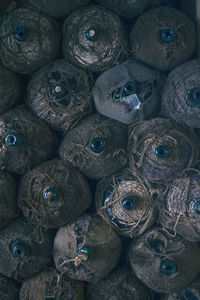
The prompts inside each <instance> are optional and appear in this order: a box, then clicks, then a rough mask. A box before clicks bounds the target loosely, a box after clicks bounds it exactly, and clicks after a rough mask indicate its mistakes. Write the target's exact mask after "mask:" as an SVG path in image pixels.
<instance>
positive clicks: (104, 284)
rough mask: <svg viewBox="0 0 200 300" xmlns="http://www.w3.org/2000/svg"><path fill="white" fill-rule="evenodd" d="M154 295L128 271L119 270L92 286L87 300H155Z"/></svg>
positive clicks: (89, 288) (87, 293) (87, 294)
mask: <svg viewBox="0 0 200 300" xmlns="http://www.w3.org/2000/svg"><path fill="white" fill-rule="evenodd" d="M152 294H153V293H152V292H151V291H150V290H148V288H147V287H145V286H144V285H143V284H142V282H141V281H139V280H138V279H137V277H136V276H135V275H134V274H133V273H132V272H128V271H127V270H126V269H118V270H117V271H114V272H112V273H110V274H109V275H108V276H107V277H106V278H104V279H102V280H101V281H99V282H97V283H93V284H90V285H89V287H88V289H87V292H86V299H87V300H102V299H103V300H125V299H126V300H144V299H145V300H153V295H152Z"/></svg>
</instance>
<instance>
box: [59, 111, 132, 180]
mask: <svg viewBox="0 0 200 300" xmlns="http://www.w3.org/2000/svg"><path fill="white" fill-rule="evenodd" d="M126 146H127V127H126V126H125V125H123V124H120V123H119V122H117V121H114V120H111V119H109V118H105V117H103V116H101V115H99V114H93V115H92V116H90V117H88V118H86V119H85V120H83V121H82V122H80V124H79V125H78V126H76V127H75V128H73V129H71V130H70V131H69V132H68V133H67V134H66V136H65V138H64V139H63V141H62V142H61V144H60V148H59V153H60V156H61V158H62V159H64V160H68V161H70V162H71V163H72V164H73V165H74V166H75V167H77V168H78V169H80V170H81V171H82V172H83V173H84V174H85V175H86V176H87V177H89V178H91V179H96V178H101V177H103V176H107V175H110V174H113V173H114V172H116V171H118V170H120V169H122V168H124V167H125V166H126V165H127V155H126Z"/></svg>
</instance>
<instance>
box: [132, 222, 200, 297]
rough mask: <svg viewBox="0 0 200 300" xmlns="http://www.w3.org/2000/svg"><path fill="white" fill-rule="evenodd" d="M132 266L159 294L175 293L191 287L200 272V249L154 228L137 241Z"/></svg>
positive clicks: (140, 277) (134, 245) (134, 243)
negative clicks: (188, 286)
mask: <svg viewBox="0 0 200 300" xmlns="http://www.w3.org/2000/svg"><path fill="white" fill-rule="evenodd" d="M129 258H130V264H131V267H132V269H133V271H134V272H135V274H136V276H137V277H138V278H139V279H140V280H141V281H142V282H143V283H144V284H145V285H147V286H148V287H149V288H151V289H152V290H154V291H156V292H158V293H174V292H176V291H180V290H182V289H184V288H185V287H187V285H189V284H190V283H191V282H192V281H193V280H194V279H195V277H196V276H197V274H198V272H199V271H200V248H199V246H198V245H197V244H196V243H190V242H188V241H186V240H183V239H182V237H180V236H178V235H177V236H176V237H174V238H172V237H169V236H168V235H167V233H166V232H164V231H163V230H162V229H161V228H159V227H152V228H151V229H149V230H148V231H147V232H146V233H145V234H144V235H143V236H141V237H140V238H138V239H137V240H133V241H132V244H131V245H130V249H129Z"/></svg>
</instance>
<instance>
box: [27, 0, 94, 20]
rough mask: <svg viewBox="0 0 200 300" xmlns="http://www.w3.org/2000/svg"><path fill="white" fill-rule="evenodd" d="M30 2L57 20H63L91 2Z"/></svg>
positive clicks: (83, 0)
mask: <svg viewBox="0 0 200 300" xmlns="http://www.w3.org/2000/svg"><path fill="white" fill-rule="evenodd" d="M29 2H30V3H31V4H32V5H34V6H36V7H37V8H39V9H40V10H42V11H44V12H45V13H47V14H48V15H50V16H52V17H55V18H63V17H65V16H67V15H69V14H71V13H72V12H73V11H74V10H76V9H78V8H79V7H82V6H85V5H88V4H89V3H90V2H91V0H75V1H71V0H29Z"/></svg>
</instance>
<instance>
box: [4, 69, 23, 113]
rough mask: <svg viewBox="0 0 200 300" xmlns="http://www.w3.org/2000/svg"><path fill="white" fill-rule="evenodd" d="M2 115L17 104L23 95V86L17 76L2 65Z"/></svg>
mask: <svg viewBox="0 0 200 300" xmlns="http://www.w3.org/2000/svg"><path fill="white" fill-rule="evenodd" d="M0 95H1V102H0V114H2V113H3V112H4V111H6V110H7V109H9V108H10V107H12V106H13V105H14V104H16V103H17V101H18V100H19V97H20V95H21V84H20V80H19V77H18V76H17V74H15V73H13V72H12V71H10V70H8V69H7V68H4V67H3V66H2V65H0Z"/></svg>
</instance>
